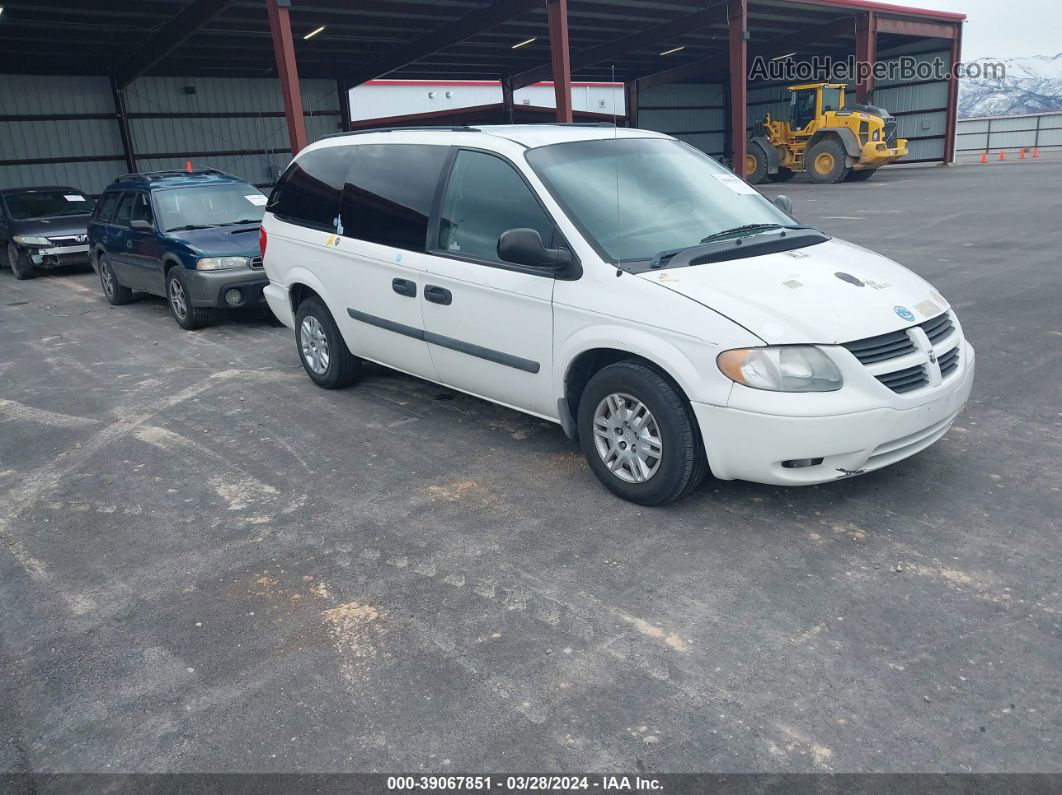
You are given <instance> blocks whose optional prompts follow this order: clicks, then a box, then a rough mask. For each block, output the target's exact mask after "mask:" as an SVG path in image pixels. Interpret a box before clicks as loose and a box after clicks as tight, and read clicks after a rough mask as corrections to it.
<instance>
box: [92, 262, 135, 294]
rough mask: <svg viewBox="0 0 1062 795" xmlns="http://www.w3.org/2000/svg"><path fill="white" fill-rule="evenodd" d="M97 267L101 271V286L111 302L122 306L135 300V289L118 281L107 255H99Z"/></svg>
mask: <svg viewBox="0 0 1062 795" xmlns="http://www.w3.org/2000/svg"><path fill="white" fill-rule="evenodd" d="M97 267H98V268H99V271H100V286H102V287H103V295H104V297H105V298H106V299H107V300H108V301H109V302H110V303H112V304H114V305H115V306H121V305H122V304H128V303H129V302H130V301H132V300H133V291H132V290H130V289H129V288H128V287H123V286H122V285H121V284H120V283H119V282H118V277H117V276H115V275H114V269H113V268H112V267H111V263H110V262H109V261H108V260H107V257H106V256H105V255H103V254H101V255H100V256H99V258H98V260H97Z"/></svg>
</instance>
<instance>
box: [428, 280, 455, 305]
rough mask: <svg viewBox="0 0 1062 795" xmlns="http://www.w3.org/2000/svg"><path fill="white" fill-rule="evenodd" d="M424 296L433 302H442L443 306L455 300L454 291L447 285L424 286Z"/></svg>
mask: <svg viewBox="0 0 1062 795" xmlns="http://www.w3.org/2000/svg"><path fill="white" fill-rule="evenodd" d="M424 297H425V298H426V299H427V300H429V301H431V302H432V303H433V304H442V305H443V306H449V305H450V304H452V303H453V302H454V295H453V293H451V292H450V291H449V290H447V289H446V288H445V287H436V286H435V285H434V284H429V285H426V286H425V287H424Z"/></svg>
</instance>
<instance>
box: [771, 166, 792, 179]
mask: <svg viewBox="0 0 1062 795" xmlns="http://www.w3.org/2000/svg"><path fill="white" fill-rule="evenodd" d="M795 176H796V172H795V171H790V170H789V169H788V168H786V167H785V166H778V173H777V174H768V175H767V179H769V180H770V181H771V182H789V180H791V179H792V178H793V177H795Z"/></svg>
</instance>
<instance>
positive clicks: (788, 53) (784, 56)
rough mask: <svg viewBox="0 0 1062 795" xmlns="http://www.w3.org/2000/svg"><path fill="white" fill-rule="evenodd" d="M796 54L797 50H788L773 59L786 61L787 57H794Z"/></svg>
mask: <svg viewBox="0 0 1062 795" xmlns="http://www.w3.org/2000/svg"><path fill="white" fill-rule="evenodd" d="M794 55H796V51H793V52H787V53H786V54H785V55H776V56H774V57H773V58H772V59H771V60H772V61H784V60H785V59H786V58H792V57H793V56H794Z"/></svg>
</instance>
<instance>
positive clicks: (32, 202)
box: [4, 190, 92, 221]
mask: <svg viewBox="0 0 1062 795" xmlns="http://www.w3.org/2000/svg"><path fill="white" fill-rule="evenodd" d="M4 201H5V202H7V211H8V212H9V213H11V217H12V218H14V219H15V220H16V221H26V220H29V219H30V218H59V217H62V216H64V215H88V214H89V213H91V212H92V200H91V199H89V197H88V196H86V195H85V194H83V193H81V192H80V191H76V190H41V191H30V192H27V193H9V194H7V196H5V197H4Z"/></svg>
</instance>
